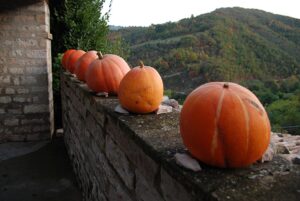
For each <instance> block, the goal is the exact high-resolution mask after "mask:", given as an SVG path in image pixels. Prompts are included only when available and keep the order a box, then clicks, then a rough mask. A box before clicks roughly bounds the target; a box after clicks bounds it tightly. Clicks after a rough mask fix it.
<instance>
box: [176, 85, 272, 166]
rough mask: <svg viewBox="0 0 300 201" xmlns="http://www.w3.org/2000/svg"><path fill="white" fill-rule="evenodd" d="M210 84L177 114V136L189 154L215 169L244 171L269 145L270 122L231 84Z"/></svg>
mask: <svg viewBox="0 0 300 201" xmlns="http://www.w3.org/2000/svg"><path fill="white" fill-rule="evenodd" d="M227 84H228V87H225V86H224V83H223V82H211V83H207V84H204V85H202V86H200V87H198V88H197V89H195V90H194V91H193V92H192V93H191V94H190V95H189V96H188V97H187V99H186V100H185V102H184V105H183V108H182V111H181V114H180V133H181V136H182V139H183V142H184V144H185V146H186V147H187V148H188V150H189V151H190V153H191V154H192V155H193V156H194V157H196V158H197V159H199V160H200V161H202V162H204V163H206V164H208V165H211V166H216V167H222V168H224V167H229V168H239V167H246V166H249V165H250V164H252V163H254V162H255V161H257V160H258V159H259V158H261V156H262V155H263V154H264V152H265V151H266V149H267V147H268V145H269V143H270V132H271V128H270V121H269V118H268V115H267V113H266V111H265V109H264V107H263V106H262V104H261V103H260V101H259V100H258V98H257V97H256V96H255V95H254V94H253V93H252V92H251V91H249V90H248V89H246V88H244V87H242V86H240V85H238V84H235V83H227Z"/></svg>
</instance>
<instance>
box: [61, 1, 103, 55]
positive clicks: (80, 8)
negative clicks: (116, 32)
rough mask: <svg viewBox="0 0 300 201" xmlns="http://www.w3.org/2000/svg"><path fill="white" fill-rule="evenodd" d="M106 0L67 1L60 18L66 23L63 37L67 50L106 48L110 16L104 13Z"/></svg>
mask: <svg viewBox="0 0 300 201" xmlns="http://www.w3.org/2000/svg"><path fill="white" fill-rule="evenodd" d="M104 2H105V0H65V4H64V6H65V7H64V9H65V11H64V13H63V15H62V16H58V17H59V19H60V20H61V21H63V23H65V34H64V35H63V36H62V38H63V42H64V46H65V49H69V48H77V49H83V50H89V49H96V50H102V49H105V48H106V44H107V34H108V30H109V29H108V24H107V21H108V18H109V14H108V13H105V14H103V13H102V8H103V4H104Z"/></svg>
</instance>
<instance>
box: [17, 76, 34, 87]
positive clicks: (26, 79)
mask: <svg viewBox="0 0 300 201" xmlns="http://www.w3.org/2000/svg"><path fill="white" fill-rule="evenodd" d="M20 79H21V82H20V83H21V84H22V85H32V84H37V83H38V82H37V79H36V77H34V76H21V77H20Z"/></svg>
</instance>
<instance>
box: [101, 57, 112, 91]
mask: <svg viewBox="0 0 300 201" xmlns="http://www.w3.org/2000/svg"><path fill="white" fill-rule="evenodd" d="M101 62H102V68H101V71H102V73H101V74H102V76H103V83H104V84H103V92H107V93H110V91H109V88H110V86H109V82H108V80H111V79H108V77H111V75H112V70H111V68H109V67H108V66H109V64H108V60H101ZM107 71H109V73H107ZM104 75H106V76H104ZM114 81H115V80H114Z"/></svg>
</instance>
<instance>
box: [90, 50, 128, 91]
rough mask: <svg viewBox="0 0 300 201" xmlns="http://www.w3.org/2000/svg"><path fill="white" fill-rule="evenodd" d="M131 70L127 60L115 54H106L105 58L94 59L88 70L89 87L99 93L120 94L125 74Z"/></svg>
mask: <svg viewBox="0 0 300 201" xmlns="http://www.w3.org/2000/svg"><path fill="white" fill-rule="evenodd" d="M129 70H130V67H129V66H128V64H127V63H126V61H125V60H124V59H123V58H121V57H119V56H117V55H113V54H105V55H103V58H99V59H96V60H94V61H93V62H92V63H91V64H90V66H89V67H88V70H87V72H86V77H85V79H86V83H87V85H88V87H89V88H90V89H91V90H92V91H94V92H96V93H98V92H106V93H109V94H118V89H119V85H120V82H121V80H122V79H123V77H124V75H125V74H126V73H127V72H128V71H129Z"/></svg>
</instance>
